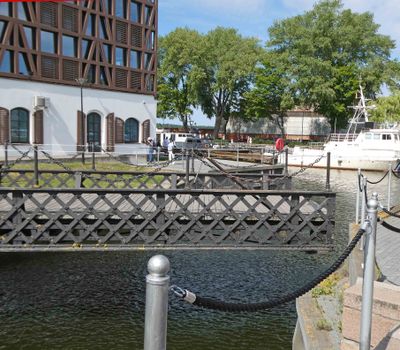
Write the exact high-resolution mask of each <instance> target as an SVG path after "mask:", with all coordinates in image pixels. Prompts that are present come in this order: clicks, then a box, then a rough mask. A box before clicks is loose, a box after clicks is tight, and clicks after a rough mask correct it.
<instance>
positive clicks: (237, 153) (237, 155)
mask: <svg viewBox="0 0 400 350" xmlns="http://www.w3.org/2000/svg"><path fill="white" fill-rule="evenodd" d="M239 159H240V157H239V146H237V149H236V166H239Z"/></svg>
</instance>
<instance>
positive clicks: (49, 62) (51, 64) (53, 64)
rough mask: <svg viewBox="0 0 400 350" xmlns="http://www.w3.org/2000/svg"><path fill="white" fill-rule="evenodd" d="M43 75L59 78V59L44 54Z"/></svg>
mask: <svg viewBox="0 0 400 350" xmlns="http://www.w3.org/2000/svg"><path fill="white" fill-rule="evenodd" d="M41 62H42V67H41V68H42V77H44V78H51V79H58V59H57V58H55V57H49V56H42V61H41Z"/></svg>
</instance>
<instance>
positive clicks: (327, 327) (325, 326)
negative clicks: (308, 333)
mask: <svg viewBox="0 0 400 350" xmlns="http://www.w3.org/2000/svg"><path fill="white" fill-rule="evenodd" d="M317 329H319V330H321V331H328V332H330V331H331V330H332V329H333V328H332V325H331V324H330V323H329V322H328V321H327V320H326V319H325V318H320V319H319V320H318V321H317Z"/></svg>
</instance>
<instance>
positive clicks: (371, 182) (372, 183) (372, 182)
mask: <svg viewBox="0 0 400 350" xmlns="http://www.w3.org/2000/svg"><path fill="white" fill-rule="evenodd" d="M388 174H389V170H388V171H387V172H386V174H385V175H383V177H382V179H380V180H379V181H369V180H368V179H367V182H368V183H369V184H370V185H377V184H379V183H381V182H382V181H383V180H384V179H385V178H386V176H388Z"/></svg>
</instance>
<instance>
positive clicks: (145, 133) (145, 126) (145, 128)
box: [142, 119, 150, 143]
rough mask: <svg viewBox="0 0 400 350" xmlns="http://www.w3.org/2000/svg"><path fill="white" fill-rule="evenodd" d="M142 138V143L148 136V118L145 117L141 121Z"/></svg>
mask: <svg viewBox="0 0 400 350" xmlns="http://www.w3.org/2000/svg"><path fill="white" fill-rule="evenodd" d="M142 135H143V137H142V139H143V143H145V142H146V140H147V138H148V137H150V120H149V119H147V120H145V121H144V122H143V124H142Z"/></svg>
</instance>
